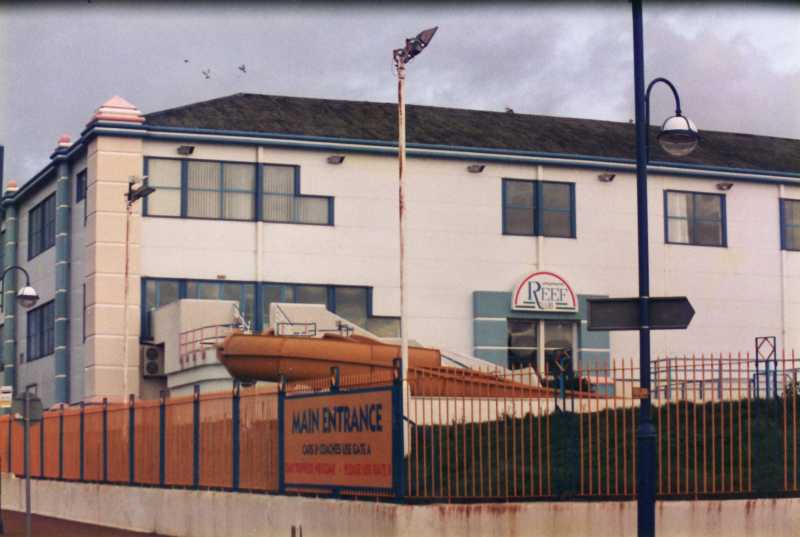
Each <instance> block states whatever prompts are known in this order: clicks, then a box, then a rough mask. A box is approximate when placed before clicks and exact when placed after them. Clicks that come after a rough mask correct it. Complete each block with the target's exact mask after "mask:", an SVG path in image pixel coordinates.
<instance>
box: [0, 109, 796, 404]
mask: <svg viewBox="0 0 800 537" xmlns="http://www.w3.org/2000/svg"><path fill="white" fill-rule="evenodd" d="M395 113H396V112H395V106H394V105H391V104H378V103H364V102H347V101H331V100H321V99H301V98H293V97H272V96H265V95H250V94H238V95H232V96H229V97H224V98H220V99H215V100H212V101H207V102H201V103H196V104H190V105H187V106H183V107H179V108H175V109H171V110H165V111H162V112H155V113H152V114H148V115H142V114H141V113H140V112H139V111H138V110H137V109H136V108H135V107H134V106H133V105H130V104H129V103H127V102H126V101H125V100H123V99H121V98H118V97H115V98H113V99H111V100H109V101H108V102H106V103H105V104H104V105H103V106H101V107H100V108H98V110H97V111H96V113H95V114H94V115H92V117H91V119H90V121H89V123H88V124H87V126H86V128H85V129H84V130H83V132H82V133H81V136H80V138H79V139H78V140H76V141H75V142H70V141H69V140H68V139H66V138H63V137H62V139H61V140H60V142H59V145H58V147H57V149H56V151H55V152H54V153H53V155H52V156H51V161H50V162H49V164H47V166H45V167H44V169H43V170H42V171H41V172H40V173H38V174H37V175H36V176H35V177H33V178H32V179H31V180H29V181H27V182H26V183H24V184H23V185H22V186H21V187H19V188H16V187H14V186H13V185H12V184H11V183H10V182H9V184H8V185H7V186H6V189H5V195H4V197H3V208H4V220H3V226H4V227H3V230H4V231H3V233H4V235H3V237H4V239H3V243H4V248H3V252H4V265H5V266H10V265H12V264H15V263H16V264H18V265H20V266H22V267H23V268H25V269H26V270H27V271H28V272H29V273H30V276H31V283H32V285H33V286H34V287H35V288H36V289H37V290H38V291H39V294H40V295H41V300H40V302H39V304H37V307H36V308H35V309H32V310H30V311H24V310H22V309H21V308H20V307H19V306H17V305H16V304H15V303H14V300H13V293H14V291H15V290H16V289H17V286H18V285H21V283H22V279H21V278H22V277H21V275H20V274H19V273H17V272H11V273H9V275H7V276H6V281H5V305H6V311H5V326H4V330H3V334H4V335H3V340H4V343H3V363H4V365H5V375H6V377H5V382H6V383H7V384H10V383H15V384H16V386H17V389H23V388H25V387H26V386H30V385H35V386H36V389H37V391H38V393H39V395H40V396H41V397H42V398H43V400H44V402H45V404H51V403H53V402H58V401H69V402H74V401H79V400H89V399H96V398H101V397H106V396H107V397H121V396H122V395H123V394H124V393H128V392H130V393H135V394H138V395H140V396H145V397H152V396H154V395H155V394H156V393H157V390H158V389H160V388H161V387H163V383H161V382H159V381H149V380H148V381H145V380H144V379H143V377H142V376H141V372H140V358H139V344H140V342H142V341H147V339H148V338H149V337H150V336H151V327H150V313H149V312H150V311H151V310H152V309H153V308H155V307H157V306H161V305H164V304H167V303H169V302H172V301H174V300H177V299H179V298H211V299H230V300H234V301H238V302H240V304H241V309H242V311H243V312H244V314H245V316H246V317H247V318H248V319H249V320H250V321H251V322H252V323H253V324H254V325H255V327H256V328H257V329H260V328H262V327H263V326H264V325H265V323H266V318H265V317H266V312H268V311H269V304H270V303H271V302H273V301H284V302H292V301H298V302H312V303H317V302H321V303H325V304H327V305H328V307H329V309H331V310H333V311H335V312H336V313H338V314H339V315H340V316H342V317H345V318H347V319H350V320H351V321H353V322H355V323H357V324H359V325H362V326H365V327H366V328H368V329H370V330H372V331H374V332H376V333H379V334H392V333H394V334H396V333H397V331H398V327H399V323H398V321H397V316H398V315H399V309H400V306H399V286H398V281H399V270H398V265H399V263H398V208H397V205H398V204H397V159H396V142H395V140H396V116H395ZM408 128H409V131H408V132H409V142H410V145H409V152H408V154H409V160H408V168H407V177H408V190H407V192H408V195H407V196H408V197H407V214H408V246H407V255H408V258H409V273H408V276H407V281H408V293H409V307H408V311H409V325H408V326H409V335H410V337H411V338H413V339H415V340H417V341H420V342H422V343H424V344H427V345H432V346H439V347H443V348H449V349H453V350H455V351H458V352H462V353H466V354H471V355H476V356H479V357H482V358H485V359H488V360H491V361H494V362H497V363H500V364H503V365H511V366H514V367H515V366H517V365H521V364H522V365H524V364H526V363H532V364H535V365H537V366H538V367H542V366H543V364H544V361H545V355H546V354H547V352H548V351H549V350H552V349H554V348H561V347H570V348H571V350H572V353H573V355H574V357H575V359H576V360H578V361H579V363H580V364H582V365H584V366H585V365H588V364H604V363H608V361H609V357H610V356H613V357H625V358H627V357H635V356H636V350H637V339H636V334H635V333H626V332H613V333H608V332H589V331H587V330H586V304H585V299H586V298H587V297H590V296H612V297H625V296H635V295H636V294H637V259H636V206H635V201H636V193H635V170H634V160H633V157H634V155H635V151H634V131H633V126H632V125H628V124H620V123H611V122H602V121H591V120H581V119H566V118H553V117H542V116H528V115H522V114H511V113H495V112H479V111H468V110H456V109H446V108H434V107H423V106H410V107H409V118H408ZM701 134H702V136H703V138H702V140H701V143H700V146H699V148H698V149H697V150H696V151H695V153H693V154H692V155H690V156H689V157H687V158H685V159H677V158H672V157H668V156H667V155H665V154H664V153H662V152H661V151H660V149H658V148H656V147H653V148H651V166H650V175H649V197H650V199H649V206H650V215H649V216H650V244H651V290H652V295H653V296H681V295H686V296H688V297H689V299H690V300H691V302H692V304H693V305H694V308H695V310H696V312H697V313H696V315H695V318H694V320H693V321H692V324H691V326H690V328H689V329H688V330H685V331H664V332H654V334H653V352H654V354H655V355H674V354H683V353H698V354H699V353H709V352H720V351H725V352H727V351H734V352H736V351H750V350H752V348H753V340H754V338H755V337H757V336H775V337H777V339H778V344H779V346H780V347H781V348H783V347H785V348H792V347H798V344H800V251H798V250H800V141H798V140H788V139H778V138H768V137H760V136H752V135H747V134H731V133H719V132H704V133H701ZM331 156H341V157H344V159H343V161H341V162H340V163H338V164H335V163H334V162H336V161H337V160H338V159H329V157H331ZM475 164H480V165H481V166H478V167H474V166H473V167H471V168H470V166H471V165H475ZM611 175H613V176H614V177H613V180H610V181H608V179H609V177H610V176H611ZM142 176H148V177H149V184H150V186H153V187H155V189H156V191H155V193H153V194H152V195H150V196H149V197H148V198H147V199H146V201H144V202H137V203H136V204H135V205H134V206H133V207H134V210H133V214H132V215H131V217H130V218H129V219H128V218H126V203H125V197H124V194H125V193H126V192H127V190H128V185H129V178H131V177H138V178H141V177H142ZM600 179H605V181H604V180H600ZM126 221H127V225H126ZM126 251H127V257H128V259H129V263H128V264H127V268H126V262H125V259H126ZM126 271H127V283H128V289H129V292H128V298H127V310H126V305H125V304H126V293H125V282H126V277H125V274H126ZM537 272H547V273H552V274H555V275H557V276H558V277H559V278H560V279H562V280H563V281H564V282H565V283H566V285H567V287H564V286H561V285H559V286H558V287H557V291H558V292H559V293H560V292H562V291H564V292H565V293H566V294H565V295H564V296H563V297H562V296H561V295H559V296H557V297H555V298H559V299H560V298H564V300H566V302H570V301H571V299H572V294H574V298H575V302H576V304H575V305H576V306H577V311H569V310H562V311H561V312H560V313H559V312H557V313H554V312H552V311H531V310H530V309H522V310H515V309H512V291H514V290H515V288H516V287H517V285H518V284H519V283H520V282H522V281H523V280H525V279H526V278H527V277H528V276H529V275H531V274H533V273H537ZM541 278H542V276H537V277H536V278H534V281H539V282H541V281H543V280H541ZM546 278H549V279H550V280H552V279H553V278H555V276H546ZM567 288H569V289H570V290H571V291H572V294H570V293H569V292H567V291H565V289H567ZM535 289H539V287H538V284H535ZM539 298H542V296H541V295H540V296H539ZM556 302H558V300H557V301H556ZM554 304H555V303H554ZM567 305H569V304H567ZM545 309H547V308H545ZM126 311H127V316H126ZM126 319H127V321H126ZM126 342H127V343H126ZM126 355H127V359H126V358H125V356H126ZM123 372H127V379H124V375H123Z"/></svg>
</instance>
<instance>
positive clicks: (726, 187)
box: [717, 183, 733, 192]
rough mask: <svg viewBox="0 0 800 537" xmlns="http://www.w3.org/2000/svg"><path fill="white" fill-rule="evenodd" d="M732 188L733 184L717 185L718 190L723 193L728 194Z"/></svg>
mask: <svg viewBox="0 0 800 537" xmlns="http://www.w3.org/2000/svg"><path fill="white" fill-rule="evenodd" d="M732 188H733V183H717V190H722V191H723V192H727V191H728V190H730V189H732Z"/></svg>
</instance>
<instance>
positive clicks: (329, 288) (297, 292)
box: [142, 278, 400, 340]
mask: <svg viewBox="0 0 800 537" xmlns="http://www.w3.org/2000/svg"><path fill="white" fill-rule="evenodd" d="M180 298H202V299H210V300H238V301H239V308H240V310H241V312H242V314H243V315H244V317H245V319H246V320H247V321H248V322H249V323H250V324H251V326H252V327H253V329H254V330H257V331H260V330H262V329H263V328H264V327H265V326H269V309H270V305H271V304H272V303H273V302H290V303H299V304H324V305H325V307H326V308H327V309H328V310H330V311H332V312H334V313H336V314H338V315H340V316H342V317H344V318H345V319H347V320H349V321H351V322H352V323H354V324H356V325H357V326H361V327H362V328H365V329H367V330H369V331H370V332H372V333H374V334H376V335H378V336H385V337H395V336H398V335H399V334H400V319H399V318H398V317H388V316H377V315H373V314H372V288H371V287H363V286H349V285H323V284H296V283H273V282H264V283H256V282H243V281H239V282H232V281H228V280H185V279H177V278H176V279H171V278H143V279H142V339H143V340H147V339H149V338H151V337H152V327H151V313H152V311H153V310H155V309H156V308H158V307H160V306H163V305H165V304H169V303H171V302H174V301H176V300H178V299H180Z"/></svg>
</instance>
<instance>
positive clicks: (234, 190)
mask: <svg viewBox="0 0 800 537" xmlns="http://www.w3.org/2000/svg"><path fill="white" fill-rule="evenodd" d="M145 167H146V174H147V175H148V177H149V185H150V186H151V187H153V188H155V192H154V193H152V194H151V195H150V196H148V197H147V198H146V199H145V202H144V214H145V215H147V216H176V217H185V218H205V219H217V220H249V221H252V220H262V221H264V222H277V223H289V224H316V225H333V198H332V197H330V196H310V195H304V194H301V193H300V179H299V168H298V167H297V166H289V165H276V164H263V165H260V166H258V167H257V166H256V165H255V164H248V163H244V162H216V161H203V160H179V159H164V158H148V159H146V164H145Z"/></svg>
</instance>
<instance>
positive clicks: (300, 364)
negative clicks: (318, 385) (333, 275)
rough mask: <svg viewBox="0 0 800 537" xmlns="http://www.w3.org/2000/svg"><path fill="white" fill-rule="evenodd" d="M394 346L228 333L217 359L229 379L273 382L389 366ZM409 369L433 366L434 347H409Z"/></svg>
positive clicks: (436, 362)
mask: <svg viewBox="0 0 800 537" xmlns="http://www.w3.org/2000/svg"><path fill="white" fill-rule="evenodd" d="M399 356H400V346H399V345H391V344H386V343H381V342H378V341H375V340H372V339H368V338H365V337H360V336H350V337H343V336H339V335H332V334H326V335H325V336H323V337H321V338H312V337H304V336H276V335H271V334H260V335H246V334H242V333H236V332H235V333H233V334H231V335H229V336H227V337H226V338H225V339H224V340H223V342H222V344H221V345H220V347H219V348H218V349H217V357H218V358H219V361H220V362H222V364H223V365H224V366H225V368H226V369H227V370H228V372H229V373H230V374H231V375H232V376H233V377H234V378H240V379H248V380H266V381H271V382H278V381H279V380H280V378H281V376H283V377H284V378H286V380H287V381H298V380H308V379H315V378H322V377H327V376H328V375H330V372H331V367H338V368H339V373H340V374H341V375H342V376H349V375H363V374H370V373H375V372H377V371H380V370H387V369H390V368H392V367H393V360H394V359H395V358H398V357H399ZM408 361H409V366H410V367H428V368H438V367H440V366H441V363H442V356H441V354H440V353H439V351H438V350H437V349H426V348H423V347H409V348H408Z"/></svg>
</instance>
